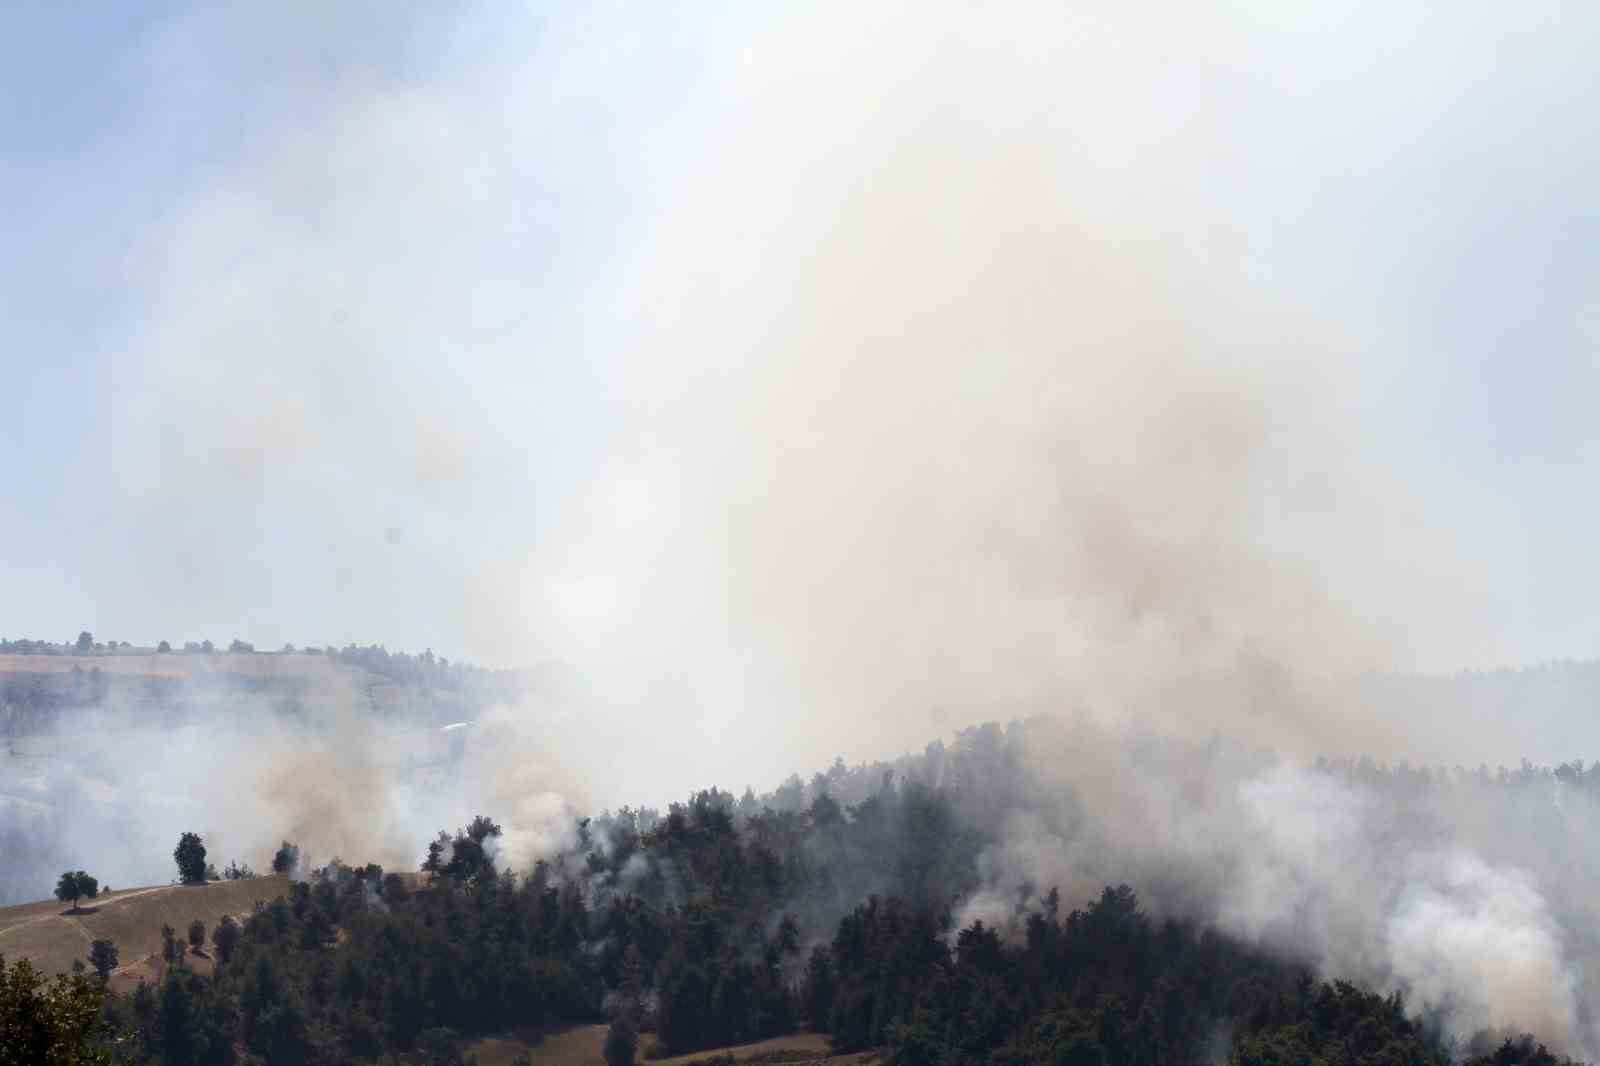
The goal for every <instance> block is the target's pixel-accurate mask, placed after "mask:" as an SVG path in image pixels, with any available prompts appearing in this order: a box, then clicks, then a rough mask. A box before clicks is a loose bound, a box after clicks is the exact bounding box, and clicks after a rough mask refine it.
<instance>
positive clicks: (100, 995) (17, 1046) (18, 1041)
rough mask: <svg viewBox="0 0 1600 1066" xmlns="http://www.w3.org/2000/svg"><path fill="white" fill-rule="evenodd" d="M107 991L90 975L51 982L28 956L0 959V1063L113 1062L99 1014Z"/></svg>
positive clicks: (67, 1065) (61, 1065)
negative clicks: (89, 977) (91, 980)
mask: <svg viewBox="0 0 1600 1066" xmlns="http://www.w3.org/2000/svg"><path fill="white" fill-rule="evenodd" d="M105 995H106V993H105V990H104V989H103V988H99V987H96V986H95V985H94V984H92V983H91V982H90V981H89V980H88V979H86V978H83V977H79V976H76V975H73V976H70V977H69V976H66V975H62V976H58V977H56V978H55V979H54V980H53V981H49V982H47V981H46V980H45V978H44V975H43V974H41V973H39V972H38V971H37V970H35V969H34V968H33V964H32V963H30V962H28V960H26V959H19V960H18V961H17V962H14V963H12V964H11V965H10V966H7V965H6V964H5V960H4V959H3V958H0V1066H97V1064H100V1063H108V1062H110V1061H111V1059H110V1055H109V1053H108V1050H107V1047H106V1045H107V1043H108V1040H107V1037H108V1036H109V1031H108V1026H107V1024H106V1023H105V1021H104V1020H103V1018H102V1016H101V1013H100V1006H101V1004H102V1003H103V1002H104V1000H105Z"/></svg>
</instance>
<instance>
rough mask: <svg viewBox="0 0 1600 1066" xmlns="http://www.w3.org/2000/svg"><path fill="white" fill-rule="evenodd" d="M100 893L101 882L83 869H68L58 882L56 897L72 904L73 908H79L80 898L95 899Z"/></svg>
mask: <svg viewBox="0 0 1600 1066" xmlns="http://www.w3.org/2000/svg"><path fill="white" fill-rule="evenodd" d="M99 894H100V882H99V881H97V880H95V879H94V878H93V877H90V876H89V875H88V874H86V873H84V872H83V871H82V870H68V871H67V872H66V873H64V874H62V875H61V879H60V880H59V881H57V882H56V899H59V900H60V901H61V902H62V903H70V904H72V909H73V910H77V909H78V901H79V900H80V899H94V898H95V897H96V896H98V895H99Z"/></svg>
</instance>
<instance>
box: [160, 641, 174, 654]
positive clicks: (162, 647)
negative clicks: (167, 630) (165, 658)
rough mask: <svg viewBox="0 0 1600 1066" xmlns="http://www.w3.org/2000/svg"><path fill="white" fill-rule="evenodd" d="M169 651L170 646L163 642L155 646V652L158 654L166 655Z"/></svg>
mask: <svg viewBox="0 0 1600 1066" xmlns="http://www.w3.org/2000/svg"><path fill="white" fill-rule="evenodd" d="M171 650H172V645H171V644H168V643H167V642H166V641H164V640H163V641H162V642H161V643H160V644H157V645H156V651H158V652H160V653H161V654H162V655H166V654H167V653H168V652H170V651H171Z"/></svg>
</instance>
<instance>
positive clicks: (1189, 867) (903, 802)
mask: <svg viewBox="0 0 1600 1066" xmlns="http://www.w3.org/2000/svg"><path fill="white" fill-rule="evenodd" d="M1067 750H1071V751H1073V752H1075V753H1076V756H1075V761H1074V762H1073V763H1072V764H1071V765H1073V766H1076V767H1090V766H1093V767H1096V770H1095V771H1094V772H1093V773H1092V774H1091V773H1087V772H1086V773H1084V774H1083V775H1082V776H1075V775H1071V774H1063V773H1062V772H1061V767H1062V766H1063V765H1064V764H1063V763H1062V761H1061V760H1062V755H1063V752H1065V751H1067ZM1597 803H1600V769H1597V768H1596V767H1591V766H1588V765H1587V764H1584V763H1568V764H1563V765H1560V766H1556V767H1553V768H1547V767H1536V766H1532V765H1526V764H1524V765H1520V766H1518V767H1516V768H1502V769H1494V770H1491V769H1489V768H1486V767H1480V768H1471V769H1468V768H1447V769H1432V768H1419V767H1413V766H1406V765H1399V766H1385V765H1380V764H1378V763H1375V762H1371V761H1360V760H1357V761H1334V760H1322V761H1318V762H1315V763H1312V764H1304V765H1300V764H1293V763H1288V762H1285V761H1284V760H1281V759H1280V758H1278V757H1277V756H1275V755H1273V754H1272V753H1270V752H1266V751H1261V750H1256V749H1252V748H1248V747H1239V746H1236V745H1229V744H1226V743H1224V742H1222V741H1220V740H1218V741H1213V742H1211V743H1208V744H1200V745H1195V744H1184V743H1176V742H1170V741H1166V742H1163V741H1157V740H1155V739H1153V738H1149V737H1124V736H1117V735H1113V734H1109V733H1105V732H1102V731H1099V730H1098V729H1097V728H1095V727H1092V726H1090V725H1088V724H1085V723H1077V724H1072V723H1065V722H1062V721H1060V720H1050V719H1041V720H1036V721H1030V722H1026V723H1013V724H1011V725H1009V726H1002V725H999V724H990V725H985V726H981V727H976V728H973V729H969V730H964V731H962V732H960V733H958V734H957V735H956V736H955V737H954V738H952V740H950V741H949V742H936V743H934V744H931V745H929V746H928V747H927V749H926V750H925V751H923V752H922V753H920V754H917V755H908V756H904V757H901V758H899V759H896V760H894V761H892V762H886V763H876V764H863V765H857V766H853V767H852V766H848V765H846V764H845V763H843V762H842V761H836V762H835V763H834V764H833V765H832V766H831V767H829V768H828V769H827V770H825V771H822V772H819V773H816V774H814V775H812V776H811V777H810V779H809V780H806V779H802V778H800V777H798V776H796V777H793V778H791V779H790V780H789V781H787V782H786V783H784V784H783V785H782V786H780V787H779V788H778V789H776V790H774V791H772V792H770V793H766V794H757V793H755V792H754V791H753V790H750V789H746V790H745V791H744V792H743V793H742V794H735V793H731V792H725V791H721V790H719V789H715V788H712V789H708V790H705V791H701V792H697V793H695V794H693V795H692V796H690V797H688V798H687V799H686V800H685V801H683V802H678V803H672V804H669V805H668V806H667V807H665V808H664V809H655V808H649V807H645V808H633V807H625V808H621V809H618V810H614V811H605V812H601V813H599V814H597V815H594V816H592V817H575V818H574V819H573V820H572V822H571V824H570V826H569V832H567V833H566V834H565V835H563V836H562V837H561V838H560V839H559V841H558V842H557V843H555V844H554V845H553V846H550V847H547V848H545V849H544V850H543V851H542V853H541V854H540V855H539V857H538V858H537V859H536V860H535V861H533V862H531V863H529V864H527V865H522V864H521V861H520V859H519V858H518V857H517V856H516V855H515V854H514V851H513V848H512V847H511V846H510V845H511V843H512V841H511V834H512V833H513V832H514V831H515V830H514V828H513V827H512V826H510V825H509V823H506V824H503V823H502V822H501V821H499V820H497V819H496V817H494V812H488V814H486V815H482V816H479V817H475V818H473V819H471V820H470V821H465V822H462V823H460V825H459V827H458V828H456V829H454V830H443V831H440V832H438V833H437V834H435V835H432V837H431V839H430V837H427V836H422V837H419V838H418V839H416V840H415V841H414V843H413V856H414V858H413V860H412V861H411V862H409V863H407V864H405V865H404V866H395V865H391V866H389V867H385V866H383V865H381V864H378V863H373V862H363V863H362V864H361V865H352V864H351V863H347V862H346V861H344V860H343V859H340V858H331V859H326V860H322V861H311V860H309V859H308V858H306V857H303V856H302V855H300V854H299V853H298V850H297V849H296V848H295V847H294V845H293V844H292V843H291V842H288V841H285V842H283V844H282V847H281V848H280V849H279V852H280V854H279V856H278V859H279V860H281V865H282V867H283V868H285V869H291V870H292V872H293V873H294V874H295V876H296V877H297V878H298V880H296V881H295V882H294V884H293V887H292V890H291V891H290V893H289V895H288V896H287V898H284V899H280V900H277V901H274V902H272V903H270V904H268V905H266V906H264V907H262V908H260V909H258V910H257V911H256V913H254V914H251V915H249V916H248V917H247V918H246V919H245V920H244V921H243V922H242V923H241V924H240V926H239V928H238V929H237V931H236V932H231V933H230V938H229V943H228V945H227V949H226V960H225V961H223V960H221V959H219V960H218V961H217V963H216V966H215V973H214V975H212V976H202V975H200V974H198V973H196V972H194V971H193V970H192V969H190V968H186V966H185V964H184V963H183V961H182V958H183V956H182V952H181V951H180V952H178V953H177V954H176V955H175V956H174V957H173V959H172V960H170V961H169V963H168V964H167V965H166V966H165V967H164V973H163V976H162V977H161V978H160V979H159V980H158V981H155V982H154V983H152V984H150V985H147V986H144V987H141V988H140V989H139V990H138V991H137V992H136V993H133V994H130V995H127V996H121V997H112V998H111V999H110V1000H108V1001H107V1003H106V1005H105V1006H104V1008H103V1009H104V1012H105V1017H106V1021H107V1022H108V1023H109V1025H110V1027H111V1031H116V1032H122V1033H131V1034H133V1035H132V1036H131V1037H130V1038H129V1039H127V1040H125V1041H124V1042H123V1043H121V1044H119V1045H117V1046H116V1047H115V1049H114V1051H115V1055H116V1056H117V1057H118V1058H120V1059H122V1060H125V1061H134V1062H149V1063H165V1064H177V1063H185V1064H187V1063H200V1062H205V1063H230V1062H250V1061H262V1062H289V1063H307V1064H311V1063H335V1062H346V1061H362V1060H376V1059H380V1058H384V1057H385V1056H387V1055H389V1054H391V1053H399V1054H401V1055H404V1056H408V1061H409V1060H410V1059H415V1061H437V1060H438V1059H437V1057H438V1056H439V1055H440V1054H447V1055H448V1054H459V1053H460V1049H462V1048H463V1047H465V1045H466V1042H467V1041H468V1040H469V1039H470V1038H473V1037H477V1036H482V1035H487V1034H493V1033H499V1032H504V1031H506V1030H507V1029H510V1028H513V1027H529V1026H532V1027H535V1028H546V1029H548V1028H552V1027H556V1026H559V1025H561V1024H567V1023H578V1022H609V1023H611V1024H612V1025H613V1026H614V1028H618V1031H619V1032H623V1033H629V1032H641V1036H640V1039H639V1046H640V1047H641V1048H642V1049H647V1050H648V1049H651V1048H654V1047H659V1048H660V1049H661V1051H662V1052H664V1053H683V1052H692V1051H700V1050H705V1049H713V1048H718V1047H723V1046H727V1045H730V1044H736V1043H741V1042H747V1041H751V1040H756V1039H760V1038H764V1037H768V1036H773V1035H777V1034H782V1033H785V1032H790V1031H794V1030H796V1029H804V1028H810V1029H814V1030H817V1031H821V1032H824V1033H826V1034H828V1035H829V1038H830V1039H831V1041H832V1043H833V1045H834V1046H835V1047H836V1048H837V1049H839V1050H840V1051H846V1050H858V1049H869V1048H877V1049H881V1050H882V1053H883V1055H884V1056H885V1059H886V1061H888V1062H890V1063H893V1064H896V1066H913V1064H922V1063H931V1064H945V1066H965V1064H968V1063H979V1062H997V1063H1017V1064H1022V1063H1045V1062H1049V1063H1057V1062H1069V1063H1078V1062H1083V1063H1185V1062H1194V1063H1211V1062H1215V1061H1218V1060H1219V1059H1226V1060H1228V1061H1232V1062H1237V1063H1252V1064H1256V1063H1261V1064H1265V1063H1291V1062H1307V1061H1323V1062H1328V1063H1376V1062H1406V1063H1423V1064H1429V1063H1439V1064H1441V1066H1442V1064H1444V1063H1451V1062H1461V1061H1464V1060H1467V1061H1472V1062H1482V1063H1491V1062H1492V1063H1497V1064H1511V1063H1553V1062H1555V1061H1556V1059H1557V1056H1556V1054H1555V1053H1553V1052H1551V1051H1547V1050H1546V1049H1545V1046H1544V1045H1543V1044H1541V1043H1540V1042H1541V1041H1544V1042H1546V1043H1547V1044H1548V1045H1549V1047H1550V1048H1554V1049H1559V1050H1560V1051H1562V1052H1565V1053H1576V1054H1586V1053H1587V1049H1588V1043H1587V1034H1588V1033H1589V1032H1591V1031H1592V1028H1591V1027H1592V1025H1593V1015H1592V1014H1591V1013H1590V1010H1591V1008H1590V1007H1589V1003H1588V998H1587V997H1586V996H1585V995H1583V994H1582V993H1583V990H1584V989H1586V988H1588V987H1591V986H1590V985H1589V984H1588V981H1589V980H1590V978H1589V975H1588V967H1589V965H1590V964H1591V957H1590V956H1589V955H1587V954H1585V951H1584V947H1583V945H1584V944H1585V943H1586V940H1585V937H1586V936H1587V933H1586V932H1585V929H1586V928H1587V927H1586V926H1585V922H1586V921H1587V919H1588V917H1589V916H1590V913H1591V912H1590V909H1589V908H1590V907H1591V904H1590V903H1589V900H1588V897H1587V894H1586V893H1584V892H1583V891H1582V883H1581V871H1583V870H1584V869H1585V866H1584V864H1585V862H1586V859H1585V856H1586V855H1587V854H1588V852H1587V851H1586V850H1585V849H1586V847H1587V845H1586V844H1585V840H1586V834H1587V833H1588V831H1589V828H1590V826H1591V825H1592V823H1593V820H1594V817H1595V816H1596V813H1597V811H1600V806H1597ZM1180 809H1181V810H1182V811H1183V814H1182V815H1181V816H1180V814H1179V813H1178V812H1179V811H1180ZM1285 812H1287V813H1286V814H1285ZM1280 815H1283V816H1286V817H1287V818H1288V821H1283V820H1281V818H1279V816H1280ZM1158 819H1159V820H1165V821H1166V822H1167V823H1168V824H1167V825H1166V826H1165V830H1164V831H1165V833H1166V834H1167V836H1166V839H1162V838H1161V836H1160V835H1159V834H1157V833H1156V832H1154V830H1155V827H1156V822H1157V820H1158ZM1229 822H1232V823H1234V827H1233V829H1232V830H1231V831H1230V832H1228V833H1222V832H1220V830H1219V828H1218V827H1219V826H1221V825H1223V824H1225V823H1229ZM1202 827H1203V828H1205V830H1206V833H1207V835H1206V836H1205V837H1204V838H1201V837H1200V836H1198V834H1197V830H1198V829H1200V828H1202ZM1558 857H1559V858H1558ZM1429 864H1433V865H1436V866H1437V869H1436V870H1433V871H1431V872H1429V871H1427V870H1423V869H1422V868H1421V867H1422V866H1424V865H1429ZM278 865H279V863H277V862H275V863H274V867H275V868H276V867H277V866H278ZM1389 865H1392V866H1393V867H1394V868H1395V871H1396V872H1395V873H1394V874H1393V875H1392V876H1391V875H1385V874H1384V872H1383V871H1384V868H1385V867H1386V866H1389ZM1573 866H1576V869H1571V867H1573ZM1419 923H1420V924H1419ZM1412 926H1415V928H1412ZM219 947H220V944H219ZM1419 952H1420V953H1421V954H1420V955H1418V954H1417V953H1419ZM1480 963H1481V964H1484V965H1486V966H1488V967H1491V968H1492V971H1493V972H1490V970H1480V969H1477V968H1475V967H1477V966H1478V965H1479V964H1480ZM1550 967H1555V969H1554V970H1550V969H1549V968H1550ZM1525 1031H1532V1032H1534V1033H1536V1034H1537V1036H1534V1037H1530V1036H1525V1035H1523V1034H1524V1032H1525ZM451 1049H453V1050H451Z"/></svg>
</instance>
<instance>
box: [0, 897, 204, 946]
mask: <svg viewBox="0 0 1600 1066" xmlns="http://www.w3.org/2000/svg"><path fill="white" fill-rule="evenodd" d="M177 887H178V886H177V885H157V886H156V887H155V888H140V889H135V890H134V891H132V892H124V893H122V894H121V895H117V896H110V897H107V899H106V901H105V902H104V903H101V904H99V905H98V906H96V907H95V908H94V910H92V911H85V912H81V913H76V914H75V913H73V912H72V911H52V912H50V913H49V914H41V915H39V916H38V917H35V918H24V919H23V920H22V921H20V922H12V923H11V924H10V925H8V926H6V927H5V928H4V929H0V936H5V935H6V934H7V933H9V932H11V931H12V930H13V929H23V928H26V927H27V926H30V925H38V924H39V923H40V922H48V921H49V920H50V919H52V918H60V919H61V920H63V921H66V920H69V919H72V918H83V917H86V916H87V915H90V914H98V913H99V911H100V908H101V907H109V906H111V905H112V904H113V903H121V902H123V901H124V900H129V899H137V898H138V897H140V896H148V895H149V894H150V893H152V892H168V891H170V890H172V889H174V888H177ZM72 924H73V925H76V926H77V927H78V932H80V933H82V934H83V937H84V939H85V940H90V941H92V940H93V937H91V936H89V932H88V930H86V929H84V927H83V923H82V922H73V923H72Z"/></svg>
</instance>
